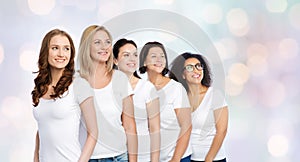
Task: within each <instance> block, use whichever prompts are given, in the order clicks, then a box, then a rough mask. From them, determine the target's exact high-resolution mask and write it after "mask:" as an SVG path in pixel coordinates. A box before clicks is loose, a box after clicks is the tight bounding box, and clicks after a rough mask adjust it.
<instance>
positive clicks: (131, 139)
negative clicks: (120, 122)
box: [127, 132, 138, 162]
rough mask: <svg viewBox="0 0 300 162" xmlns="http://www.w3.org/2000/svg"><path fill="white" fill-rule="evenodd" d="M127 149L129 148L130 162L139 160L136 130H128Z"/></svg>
mask: <svg viewBox="0 0 300 162" xmlns="http://www.w3.org/2000/svg"><path fill="white" fill-rule="evenodd" d="M127 142H128V143H127V149H128V158H129V162H136V161H137V148H138V143H137V135H136V132H135V133H134V132H128V133H127Z"/></svg>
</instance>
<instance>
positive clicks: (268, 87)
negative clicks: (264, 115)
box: [259, 79, 286, 107]
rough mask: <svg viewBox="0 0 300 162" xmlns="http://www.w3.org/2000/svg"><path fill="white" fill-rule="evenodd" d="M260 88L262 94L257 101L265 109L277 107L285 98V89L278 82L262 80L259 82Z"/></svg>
mask: <svg viewBox="0 0 300 162" xmlns="http://www.w3.org/2000/svg"><path fill="white" fill-rule="evenodd" d="M261 88H262V93H261V95H260V96H261V97H260V98H259V99H260V102H261V103H263V104H264V105H265V106H267V107H277V106H279V105H280V104H281V103H282V102H283V101H284V99H285V97H286V88H285V86H284V84H282V83H281V82H279V81H278V80H275V79H272V80H264V81H262V82H261ZM274 92H276V93H274Z"/></svg>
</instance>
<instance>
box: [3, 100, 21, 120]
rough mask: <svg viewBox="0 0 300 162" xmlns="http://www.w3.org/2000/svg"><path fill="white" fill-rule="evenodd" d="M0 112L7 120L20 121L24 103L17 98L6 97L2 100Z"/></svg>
mask: <svg viewBox="0 0 300 162" xmlns="http://www.w3.org/2000/svg"><path fill="white" fill-rule="evenodd" d="M0 110H1V112H2V114H3V115H4V116H5V117H7V118H8V119H20V117H21V116H22V115H24V114H23V112H24V103H23V102H22V100H21V99H20V98H18V97H15V96H8V97H5V98H4V99H3V101H2V104H1V109H0Z"/></svg>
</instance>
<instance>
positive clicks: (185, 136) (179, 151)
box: [171, 127, 192, 162]
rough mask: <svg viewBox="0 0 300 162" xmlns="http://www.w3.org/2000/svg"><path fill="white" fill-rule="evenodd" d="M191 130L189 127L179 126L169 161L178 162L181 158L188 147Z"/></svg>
mask: <svg viewBox="0 0 300 162" xmlns="http://www.w3.org/2000/svg"><path fill="white" fill-rule="evenodd" d="M191 131H192V128H191V127H189V128H187V129H184V128H181V130H180V134H179V139H178V140H177V144H176V147H175V151H174V154H173V157H172V160H171V161H174V162H179V161H180V160H181V158H182V156H183V155H184V153H185V151H186V149H187V147H188V144H189V140H190V136H191Z"/></svg>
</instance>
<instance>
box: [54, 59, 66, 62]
mask: <svg viewBox="0 0 300 162" xmlns="http://www.w3.org/2000/svg"><path fill="white" fill-rule="evenodd" d="M54 60H55V61H56V62H59V63H63V62H65V61H66V59H54Z"/></svg>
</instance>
